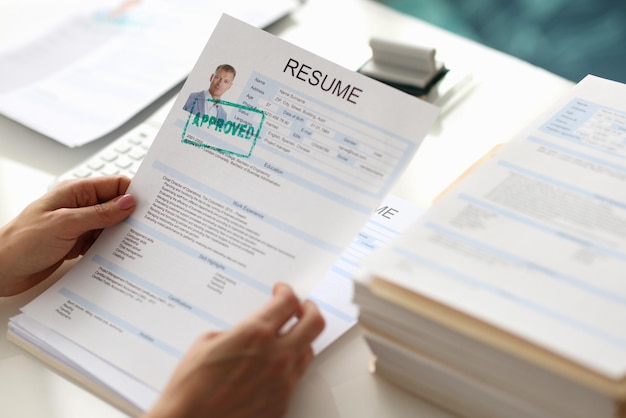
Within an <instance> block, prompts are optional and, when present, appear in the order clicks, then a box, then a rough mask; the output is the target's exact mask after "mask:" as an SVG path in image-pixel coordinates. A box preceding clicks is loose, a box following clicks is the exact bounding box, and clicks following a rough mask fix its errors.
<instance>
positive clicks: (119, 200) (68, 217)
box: [54, 194, 136, 239]
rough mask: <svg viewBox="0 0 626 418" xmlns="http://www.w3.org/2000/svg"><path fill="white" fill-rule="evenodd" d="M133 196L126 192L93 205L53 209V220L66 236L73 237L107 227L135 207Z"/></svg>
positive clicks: (118, 220) (125, 215) (120, 219)
mask: <svg viewBox="0 0 626 418" xmlns="http://www.w3.org/2000/svg"><path fill="white" fill-rule="evenodd" d="M135 204H136V202H135V198H134V197H133V196H132V195H129V194H126V195H122V196H118V197H116V198H114V199H112V200H110V201H108V202H104V203H98V204H95V205H93V206H88V207H79V208H74V209H59V210H57V211H55V213H54V216H55V218H56V219H55V222H56V223H57V225H59V226H60V230H62V231H65V234H66V238H70V239H75V238H78V237H79V236H81V235H83V234H84V233H86V232H89V231H93V230H99V229H103V228H108V227H110V226H113V225H116V224H118V223H120V222H121V221H123V220H124V219H126V218H127V217H128V216H129V215H130V214H131V213H132V212H133V210H134V209H135Z"/></svg>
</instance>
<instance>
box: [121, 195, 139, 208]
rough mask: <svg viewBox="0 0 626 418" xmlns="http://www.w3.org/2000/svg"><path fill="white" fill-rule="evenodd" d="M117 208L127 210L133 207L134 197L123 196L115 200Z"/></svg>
mask: <svg viewBox="0 0 626 418" xmlns="http://www.w3.org/2000/svg"><path fill="white" fill-rule="evenodd" d="M117 206H118V207H119V208H120V209H121V210H128V209H130V208H132V207H134V206H135V197H134V196H133V195H132V194H125V195H123V196H120V197H119V198H118V199H117Z"/></svg>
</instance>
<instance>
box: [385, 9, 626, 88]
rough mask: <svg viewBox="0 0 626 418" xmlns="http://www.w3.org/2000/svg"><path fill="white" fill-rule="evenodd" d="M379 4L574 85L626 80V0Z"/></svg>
mask: <svg viewBox="0 0 626 418" xmlns="http://www.w3.org/2000/svg"><path fill="white" fill-rule="evenodd" d="M379 1H380V2H381V3H384V4H386V5H388V6H390V7H392V8H394V9H396V10H399V11H401V12H404V13H407V14H410V15H413V16H416V17H418V18H420V19H422V20H424V21H426V22H430V23H432V24H435V25H437V26H439V27H442V28H444V29H447V30H449V31H451V32H454V33H457V34H459V35H462V36H464V37H467V38H470V39H473V40H475V41H477V42H480V43H482V44H484V45H488V46H490V47H492V48H495V49H497V50H500V51H503V52H506V53H508V54H510V55H513V56H516V57H518V58H521V59H523V60H525V61H528V62H530V63H532V64H535V65H537V66H539V67H542V68H545V69H546V70H548V71H551V72H553V73H556V74H558V75H560V76H562V77H565V78H567V79H569V80H571V81H574V82H577V81H579V80H580V79H582V78H583V77H584V76H585V75H587V74H594V75H597V76H601V77H604V78H608V79H612V80H616V81H621V82H626V0H379ZM418 43H420V44H425V45H427V41H424V42H418ZM429 46H430V45H429ZM432 46H433V47H437V46H436V45H432Z"/></svg>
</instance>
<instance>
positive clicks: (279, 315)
mask: <svg viewBox="0 0 626 418" xmlns="http://www.w3.org/2000/svg"><path fill="white" fill-rule="evenodd" d="M273 293H274V295H273V297H272V299H270V301H269V302H267V303H266V304H265V305H264V306H263V307H262V308H261V309H260V310H259V311H257V313H256V314H255V315H253V317H252V318H255V320H256V321H259V320H260V321H262V322H264V323H266V324H269V326H270V327H271V328H272V329H273V330H274V331H275V332H276V333H278V332H279V330H280V329H281V328H282V326H283V325H284V324H285V323H286V322H287V321H288V320H289V319H290V318H292V317H293V316H298V315H300V313H301V310H302V307H301V304H300V301H299V300H298V297H297V296H296V294H295V293H294V292H293V290H292V289H291V287H289V286H288V285H286V284H284V283H277V284H276V285H275V286H274V291H273Z"/></svg>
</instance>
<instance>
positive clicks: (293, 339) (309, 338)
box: [284, 300, 326, 347]
mask: <svg viewBox="0 0 626 418" xmlns="http://www.w3.org/2000/svg"><path fill="white" fill-rule="evenodd" d="M325 326H326V324H325V321H324V317H323V316H322V314H321V313H320V311H319V309H318V307H317V305H315V303H313V302H311V301H310V300H307V301H305V302H304V303H303V304H302V315H301V316H300V319H299V320H298V322H297V323H296V324H295V325H294V326H293V327H292V328H291V329H290V330H289V332H288V333H287V334H285V336H284V339H285V341H286V342H287V343H288V344H292V345H294V346H295V347H306V346H309V345H310V344H311V343H312V342H313V341H314V340H315V339H316V338H317V337H318V336H319V335H320V334H321V333H322V331H323V330H324V328H325Z"/></svg>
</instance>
